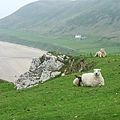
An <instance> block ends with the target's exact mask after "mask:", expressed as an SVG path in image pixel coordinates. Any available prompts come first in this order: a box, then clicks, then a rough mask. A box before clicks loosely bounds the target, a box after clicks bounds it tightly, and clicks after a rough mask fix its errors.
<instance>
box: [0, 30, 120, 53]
mask: <svg viewBox="0 0 120 120" xmlns="http://www.w3.org/2000/svg"><path fill="white" fill-rule="evenodd" d="M0 34H1V35H4V37H3V38H2V39H1V40H3V41H7V42H13V43H18V44H22V45H27V46H31V47H35V48H39V49H43V50H47V51H57V52H62V53H64V52H66V53H67V54H68V53H70V54H76V55H79V54H81V53H82V54H86V53H90V52H91V53H95V52H97V51H98V50H100V49H101V48H105V51H106V52H107V54H120V49H119V47H120V41H119V40H118V39H119V37H115V38H114V36H113V37H110V36H109V37H108V36H97V35H95V36H91V35H85V36H87V39H85V40H75V39H74V35H68V36H47V35H42V34H36V33H34V32H33V33H31V32H30V31H28V32H26V31H20V30H18V31H17V30H16V31H14V30H11V31H10V30H1V31H0ZM6 36H8V37H6ZM9 37H11V38H9ZM68 51H69V52H68Z"/></svg>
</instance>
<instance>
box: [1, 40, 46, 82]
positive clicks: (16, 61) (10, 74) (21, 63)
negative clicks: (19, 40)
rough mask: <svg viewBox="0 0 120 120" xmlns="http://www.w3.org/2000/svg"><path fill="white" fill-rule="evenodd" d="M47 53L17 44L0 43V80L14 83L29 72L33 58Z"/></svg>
mask: <svg viewBox="0 0 120 120" xmlns="http://www.w3.org/2000/svg"><path fill="white" fill-rule="evenodd" d="M46 52H47V51H43V50H40V49H37V48H32V47H28V46H23V45H19V44H14V43H9V42H3V41H0V79H3V80H4V81H8V82H14V81H15V80H16V79H18V77H19V76H20V75H21V74H23V73H25V72H27V71H28V70H29V67H30V64H31V61H32V58H33V57H41V56H42V55H43V54H45V53H46Z"/></svg>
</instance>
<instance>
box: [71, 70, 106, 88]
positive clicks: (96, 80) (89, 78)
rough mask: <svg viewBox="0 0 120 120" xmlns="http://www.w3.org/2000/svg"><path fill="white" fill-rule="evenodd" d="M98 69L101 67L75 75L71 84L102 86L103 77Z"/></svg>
mask: <svg viewBox="0 0 120 120" xmlns="http://www.w3.org/2000/svg"><path fill="white" fill-rule="evenodd" d="M100 70H101V69H94V72H93V73H85V74H82V76H81V77H78V76H76V79H75V80H74V81H73V84H74V85H76V86H91V87H92V86H103V85H104V78H103V77H102V74H101V72H100ZM79 81H80V82H79ZM78 83H80V84H78Z"/></svg>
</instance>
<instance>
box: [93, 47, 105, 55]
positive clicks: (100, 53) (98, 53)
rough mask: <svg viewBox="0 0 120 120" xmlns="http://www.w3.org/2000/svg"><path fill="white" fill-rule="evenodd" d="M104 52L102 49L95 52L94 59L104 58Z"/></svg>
mask: <svg viewBox="0 0 120 120" xmlns="http://www.w3.org/2000/svg"><path fill="white" fill-rule="evenodd" d="M105 56H106V52H105V50H104V49H103V48H101V49H100V51H98V52H96V54H95V57H105Z"/></svg>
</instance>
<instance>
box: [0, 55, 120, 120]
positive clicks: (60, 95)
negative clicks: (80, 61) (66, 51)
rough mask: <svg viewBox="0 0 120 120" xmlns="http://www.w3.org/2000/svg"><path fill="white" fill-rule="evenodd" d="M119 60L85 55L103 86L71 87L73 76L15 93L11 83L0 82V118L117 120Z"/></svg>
mask: <svg viewBox="0 0 120 120" xmlns="http://www.w3.org/2000/svg"><path fill="white" fill-rule="evenodd" d="M119 59H120V56H107V57H106V58H93V57H88V56H87V59H86V60H87V61H89V62H90V61H95V62H96V63H97V65H96V66H95V67H96V68H101V72H102V75H103V77H104V79H105V86H103V87H75V86H73V84H72V82H73V79H74V78H75V76H74V75H75V74H71V75H67V76H64V77H60V78H55V79H52V80H51V81H48V82H46V83H44V84H40V85H38V86H36V87H33V88H29V89H25V90H18V91H16V90H15V88H14V85H13V84H12V83H1V84H0V108H1V110H0V119H1V120H8V119H10V120H13V119H16V120H27V119H32V120H36V119H38V120H39V119H40V120H41V119H42V120H75V119H76V117H77V120H81V119H82V120H94V119H95V120H103V119H104V120H113V119H115V120H119V119H120V112H119V108H120V102H119V101H120V97H119V94H120V92H119V84H120V80H119V78H120V64H119ZM111 66H112V67H111ZM90 71H91V72H92V69H91V70H90ZM90 71H89V72H90ZM76 74H78V75H80V74H81V73H76Z"/></svg>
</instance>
